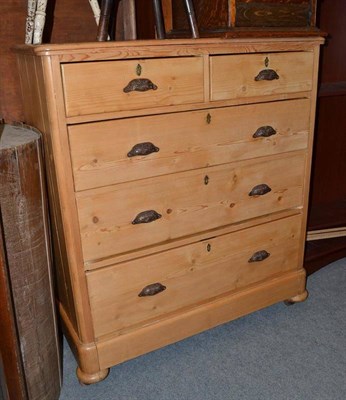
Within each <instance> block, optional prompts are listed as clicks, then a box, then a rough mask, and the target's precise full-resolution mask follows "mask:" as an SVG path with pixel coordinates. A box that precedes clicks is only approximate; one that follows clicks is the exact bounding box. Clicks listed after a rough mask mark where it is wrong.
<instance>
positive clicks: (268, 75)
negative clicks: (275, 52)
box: [255, 69, 280, 81]
mask: <svg viewBox="0 0 346 400" xmlns="http://www.w3.org/2000/svg"><path fill="white" fill-rule="evenodd" d="M279 78H280V77H279V75H278V74H277V73H276V72H275V71H274V70H273V69H263V70H262V71H261V72H259V74H258V75H257V76H256V77H255V81H273V80H275V79H279Z"/></svg>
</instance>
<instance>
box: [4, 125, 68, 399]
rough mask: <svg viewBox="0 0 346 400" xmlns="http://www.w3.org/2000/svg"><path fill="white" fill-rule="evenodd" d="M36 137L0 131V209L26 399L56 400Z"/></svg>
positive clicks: (55, 348) (56, 359)
mask: <svg viewBox="0 0 346 400" xmlns="http://www.w3.org/2000/svg"><path fill="white" fill-rule="evenodd" d="M40 146H41V143H40V141H39V135H38V134H37V133H35V132H34V131H32V130H30V129H28V128H25V127H23V128H22V127H9V126H7V125H6V126H5V131H4V132H3V134H2V136H1V143H0V149H1V154H0V172H1V173H0V185H1V188H2V190H1V193H0V204H1V212H2V221H3V228H4V238H5V241H6V252H7V260H8V266H9V278H10V282H11V291H12V292H11V294H12V296H13V304H14V312H15V316H16V326H17V329H18V336H19V343H20V349H21V355H22V360H23V369H24V376H25V383H26V388H27V392H28V398H30V399H31V398H32V399H40V398H47V399H52V400H54V399H57V398H58V396H59V393H60V387H61V379H62V378H61V371H60V368H61V364H60V350H59V346H60V343H59V337H58V331H57V322H56V314H55V301H54V295H53V287H54V286H53V277H52V269H51V254H50V240H49V234H48V219H47V204H46V198H45V187H44V176H43V169H42V154H41V149H40Z"/></svg>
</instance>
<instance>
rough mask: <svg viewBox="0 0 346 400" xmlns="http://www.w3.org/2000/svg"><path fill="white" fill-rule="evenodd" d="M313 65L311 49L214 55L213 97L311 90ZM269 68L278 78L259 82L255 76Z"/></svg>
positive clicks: (220, 98)
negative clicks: (292, 51)
mask: <svg viewBox="0 0 346 400" xmlns="http://www.w3.org/2000/svg"><path fill="white" fill-rule="evenodd" d="M266 59H268V64H267V65H268V66H266V62H265V60H266ZM312 66H313V54H312V53H310V52H304V53H282V54H280V53H279V54H278V53H273V54H251V55H244V56H235V55H231V56H215V57H212V58H211V99H212V100H224V99H229V98H242V97H250V96H256V95H261V96H265V95H268V94H274V93H283V92H284V93H289V92H299V91H306V90H311V88H312ZM267 68H269V69H272V70H274V71H276V73H277V74H278V76H279V78H278V79H275V80H271V81H258V82H256V81H255V77H256V76H257V75H258V74H259V72H260V71H263V70H266V69H267Z"/></svg>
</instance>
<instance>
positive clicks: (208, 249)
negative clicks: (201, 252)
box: [207, 243, 211, 253]
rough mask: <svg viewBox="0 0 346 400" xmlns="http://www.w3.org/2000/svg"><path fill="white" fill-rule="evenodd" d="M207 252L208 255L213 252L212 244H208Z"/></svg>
mask: <svg viewBox="0 0 346 400" xmlns="http://www.w3.org/2000/svg"><path fill="white" fill-rule="evenodd" d="M207 252H208V253H210V252H211V244H210V243H208V244H207Z"/></svg>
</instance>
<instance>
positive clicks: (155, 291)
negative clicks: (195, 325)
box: [87, 216, 301, 337]
mask: <svg viewBox="0 0 346 400" xmlns="http://www.w3.org/2000/svg"><path fill="white" fill-rule="evenodd" d="M300 228H301V217H300V216H294V217H289V218H285V219H282V220H278V221H274V222H271V223H268V224H264V225H260V226H257V227H253V228H249V229H245V230H242V231H239V232H235V233H231V234H228V235H223V236H220V237H216V238H213V239H210V240H206V241H202V242H197V243H194V244H191V245H188V246H183V247H179V248H176V249H172V250H169V251H166V252H163V253H158V254H154V255H150V256H147V257H144V258H141V259H137V260H133V261H129V262H126V263H121V264H118V265H114V266H111V267H108V268H104V269H102V270H96V271H91V272H88V273H87V282H88V289H89V298H90V306H91V312H92V319H93V324H94V331H95V335H96V337H101V336H103V335H107V334H110V333H112V332H114V333H115V332H117V331H121V330H122V329H126V328H128V327H131V326H133V325H136V324H137V325H138V324H143V323H144V322H145V323H146V324H147V323H148V321H152V322H154V321H155V320H158V319H162V318H163V317H164V316H165V315H167V314H169V313H172V312H174V311H177V310H180V309H182V308H184V307H185V308H186V307H191V306H196V305H198V304H201V303H203V302H206V301H208V300H212V299H214V298H215V297H217V296H220V295H222V294H225V293H227V292H232V291H235V290H241V289H243V288H245V287H246V286H248V285H251V284H254V283H258V282H260V281H263V280H265V279H268V278H270V277H273V276H275V275H278V274H282V273H285V272H287V271H289V270H294V269H296V268H298V253H299V252H298V247H299V241H300Z"/></svg>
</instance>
